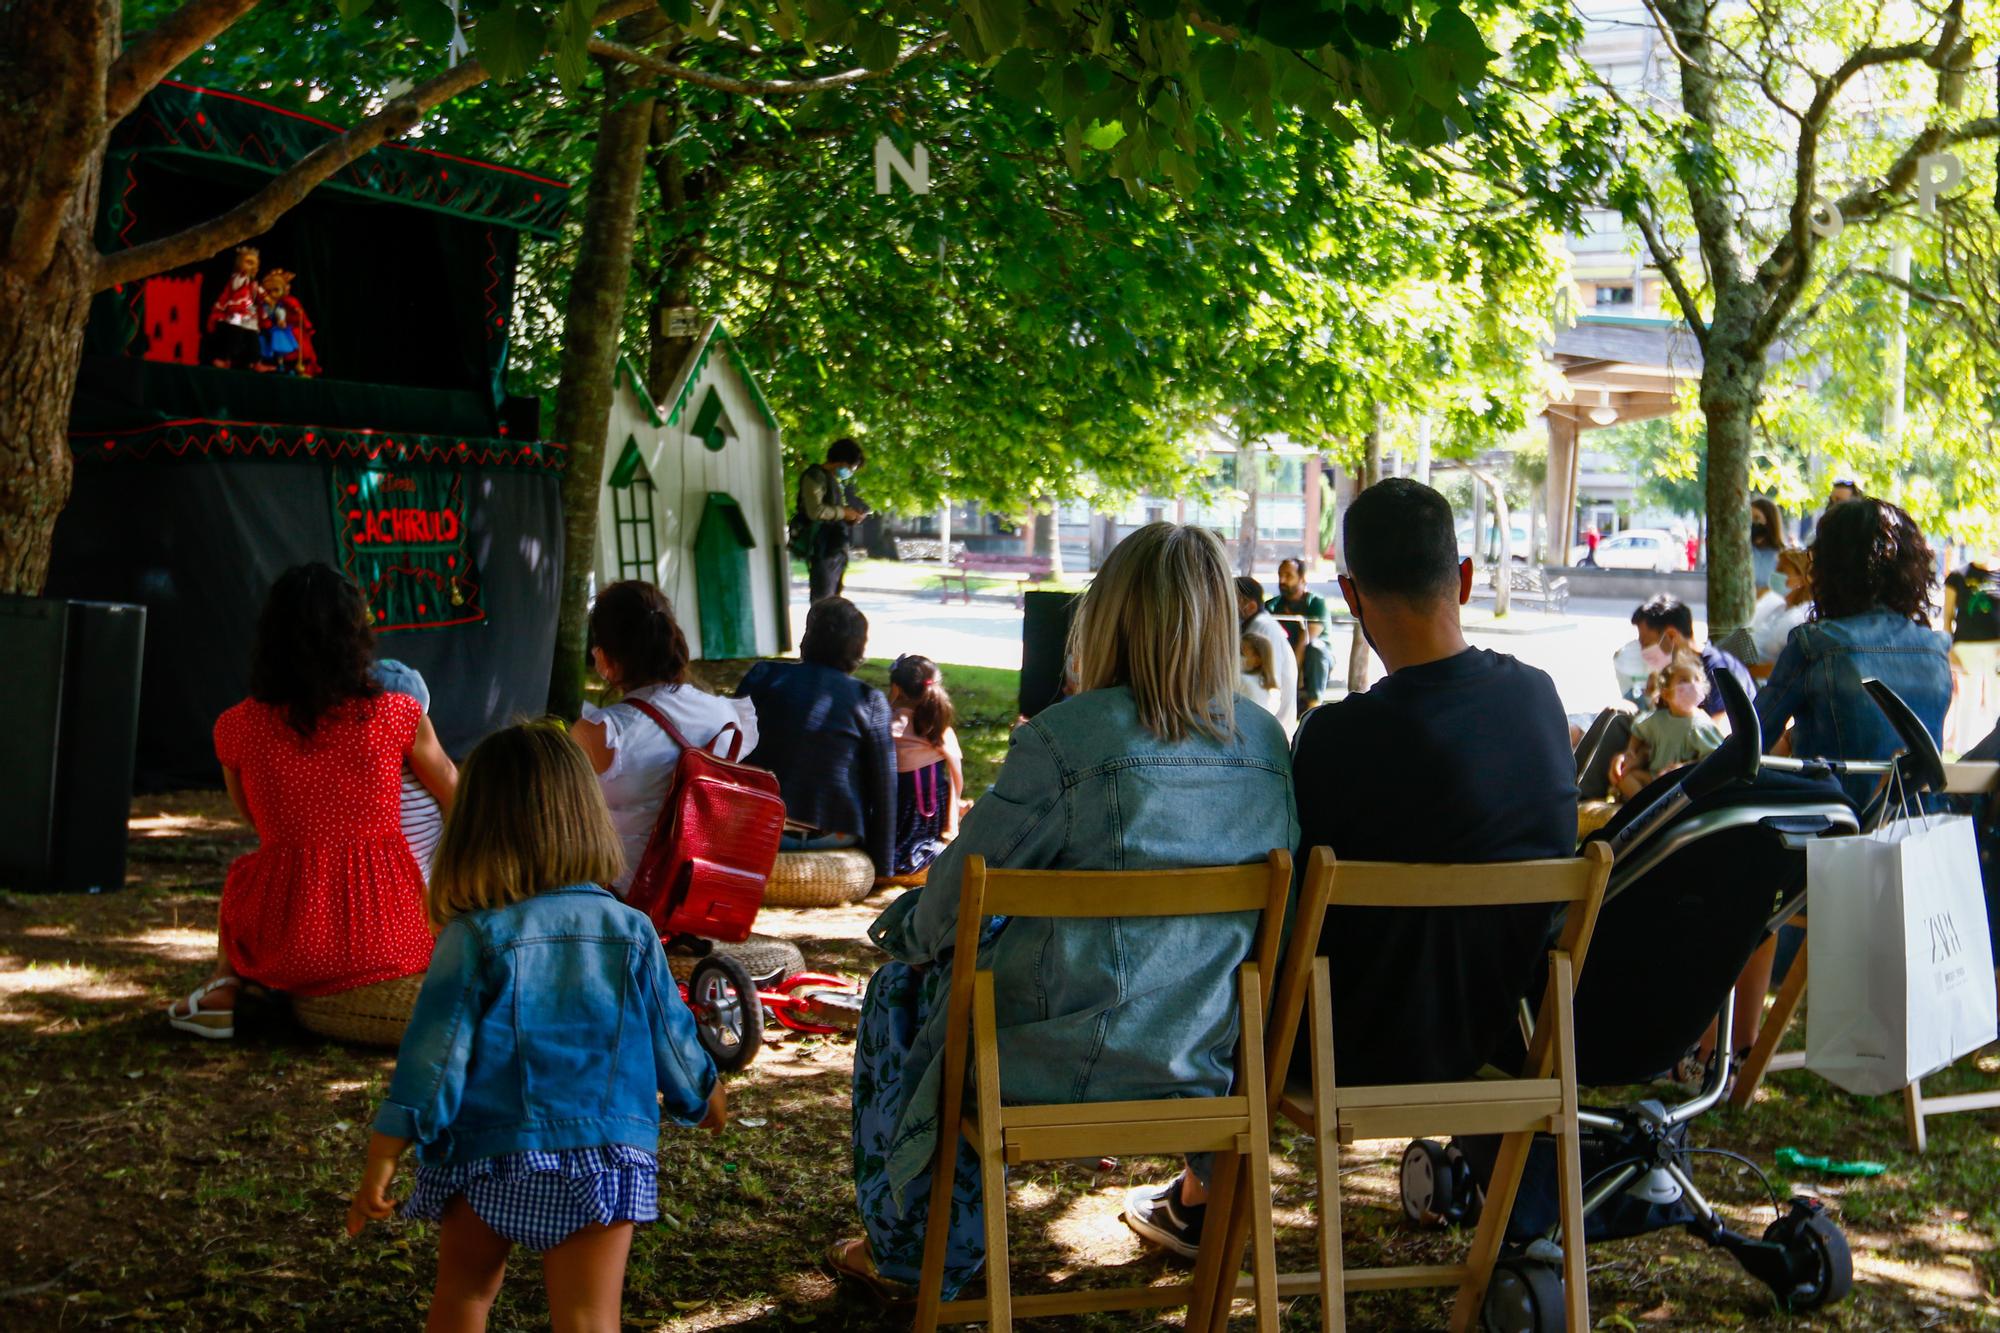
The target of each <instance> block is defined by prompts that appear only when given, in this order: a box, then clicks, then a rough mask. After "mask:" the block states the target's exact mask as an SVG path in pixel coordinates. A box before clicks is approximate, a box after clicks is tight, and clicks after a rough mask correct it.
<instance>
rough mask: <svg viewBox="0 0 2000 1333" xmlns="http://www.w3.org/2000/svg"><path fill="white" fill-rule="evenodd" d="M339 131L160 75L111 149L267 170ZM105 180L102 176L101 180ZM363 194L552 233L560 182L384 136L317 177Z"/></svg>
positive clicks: (558, 214)
mask: <svg viewBox="0 0 2000 1333" xmlns="http://www.w3.org/2000/svg"><path fill="white" fill-rule="evenodd" d="M343 132H344V127H342V126H339V125H335V124H333V123H332V122H330V121H324V120H319V119H316V118H314V117H312V116H308V115H304V114H303V113H301V112H297V111H288V110H286V109H284V108H283V107H277V106H272V105H271V104H270V103H268V102H260V101H257V100H256V99H255V98H251V97H245V96H244V95H243V94H241V93H234V92H224V91H222V90H221V89H217V88H197V87H195V86H194V85H192V84H186V83H177V82H175V81H173V80H171V79H170V80H167V81H165V82H163V83H161V84H160V86H159V87H157V88H155V89H154V90H153V91H152V92H150V93H148V94H147V95H146V99H145V100H144V101H143V102H141V103H140V104H139V108H138V109H137V110H136V111H134V112H133V113H132V114H131V115H130V116H128V117H126V118H125V120H124V121H123V122H122V123H120V125H119V126H118V128H117V130H116V131H115V132H114V134H113V137H112V145H111V152H112V155H113V157H114V158H115V157H117V156H119V155H145V156H149V157H153V156H157V157H162V158H180V159H182V160H184V161H187V162H190V163H199V164H201V165H203V166H204V167H208V168H211V169H217V170H218V172H219V174H223V175H237V174H239V173H241V172H242V171H245V170H248V171H250V172H253V173H256V174H260V175H266V176H274V175H276V174H278V173H279V172H281V171H283V170H285V169H286V168H288V167H290V166H292V165H293V164H294V163H296V162H298V161H299V159H301V158H303V157H305V156H306V154H308V153H310V152H312V151H313V150H314V149H316V148H318V147H320V146H321V145H322V144H325V143H327V142H329V141H331V140H332V139H334V138H335V137H337V136H338V135H340V134H342V133H343ZM110 188H111V187H110V186H109V185H107V186H106V189H107V190H109V189H110ZM318 188H319V189H322V190H335V191H340V192H343V193H347V194H354V195H361V196H364V197H369V198H375V199H383V200H393V201H394V202H396V203H401V204H408V205H410V206H412V207H415V208H423V209H428V210H431V211H433V212H438V213H448V214H452V215H455V216H459V217H466V218H471V219H475V220H477V221H480V222H485V223H489V224H493V225H497V226H501V227H507V228H510V229H512V230H515V231H522V232H527V233H529V234H530V235H535V236H543V237H553V236H555V235H556V233H557V229H558V228H559V227H560V226H561V225H562V215H563V207H564V205H565V204H566V203H567V202H568V198H569V186H568V185H566V184H564V183H563V182H561V181H558V180H550V179H549V178H548V177H546V176H536V175H533V174H531V173H529V172H525V171H520V170H517V169H515V168H513V167H505V166H501V165H499V164H498V163H494V162H478V161H474V160H473V159H471V158H467V157H458V156H455V155H453V154H451V153H444V152H439V151H438V150H436V149H433V148H419V147H417V146H415V145H413V144H406V143H390V144H384V145H383V146H381V147H380V148H377V149H375V150H374V151H372V152H370V153H366V154H364V155H362V156H361V157H359V158H357V159H355V160H354V161H353V162H351V163H349V164H348V165H347V166H346V167H343V168H342V169H341V170H339V171H337V172H335V173H334V174H333V175H332V176H330V177H329V178H327V180H326V181H325V182H324V183H323V184H321V185H320V186H319V187H318Z"/></svg>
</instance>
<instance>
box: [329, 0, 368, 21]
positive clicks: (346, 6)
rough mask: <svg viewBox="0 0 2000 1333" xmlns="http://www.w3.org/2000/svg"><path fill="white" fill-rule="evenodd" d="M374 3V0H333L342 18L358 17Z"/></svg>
mask: <svg viewBox="0 0 2000 1333" xmlns="http://www.w3.org/2000/svg"><path fill="white" fill-rule="evenodd" d="M374 4H375V0H335V7H336V8H338V9H339V10H340V16H341V17H342V18H344V19H358V18H360V17H361V16H362V15H363V14H366V13H367V12H368V11H369V9H370V8H372V7H373V6H374Z"/></svg>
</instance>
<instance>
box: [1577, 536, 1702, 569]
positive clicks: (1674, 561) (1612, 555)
mask: <svg viewBox="0 0 2000 1333" xmlns="http://www.w3.org/2000/svg"><path fill="white" fill-rule="evenodd" d="M1597 563H1598V565H1599V566H1600V567H1601V568H1604V569H1649V570H1652V571H1653V572H1654V573H1657V574H1672V573H1674V572H1675V571H1677V570H1684V569H1686V568H1687V539H1686V538H1684V537H1676V536H1674V534H1673V533H1671V532H1668V531H1667V530H1666V529H1665V528H1631V529H1629V530H1627V531H1625V532H1620V533H1617V534H1615V535H1613V536H1610V537H1606V538H1605V539H1604V540H1603V541H1601V542H1599V543H1598V544H1597Z"/></svg>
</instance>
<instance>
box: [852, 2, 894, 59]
mask: <svg viewBox="0 0 2000 1333" xmlns="http://www.w3.org/2000/svg"><path fill="white" fill-rule="evenodd" d="M848 44H849V45H850V46H852V47H853V48H854V54H855V57H856V58H857V59H859V60H860V61H861V63H862V64H863V65H866V66H867V67H868V68H869V69H889V68H891V67H892V66H894V65H895V63H896V57H897V56H898V55H899V54H901V48H900V46H899V45H898V42H897V38H896V30H895V29H894V28H891V27H889V26H888V25H887V24H885V23H883V22H882V21H881V20H879V19H876V18H874V17H872V16H869V15H863V16H862V17H860V18H857V19H856V20H855V21H854V36H853V37H852V38H851V39H849V42H848Z"/></svg>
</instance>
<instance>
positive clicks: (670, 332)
mask: <svg viewBox="0 0 2000 1333" xmlns="http://www.w3.org/2000/svg"><path fill="white" fill-rule="evenodd" d="M679 124H680V122H679V120H678V119H677V118H676V115H675V110H674V108H673V107H672V106H671V105H667V104H664V103H662V104H658V105H656V108H655V110H654V114H653V120H652V128H651V136H652V146H653V151H652V152H651V153H650V154H649V155H648V158H649V163H650V165H651V167H652V171H653V181H654V183H655V184H656V185H657V186H658V187H659V191H660V215H661V216H660V223H661V224H662V225H664V226H665V227H666V228H668V229H670V230H671V231H672V232H673V234H674V237H675V239H674V240H673V241H672V242H671V243H670V244H669V245H668V247H667V250H666V253H665V254H664V255H663V256H662V257H661V260H660V266H659V268H658V270H657V271H656V273H655V275H654V282H653V300H652V308H651V310H650V312H649V319H648V327H647V333H648V335H649V338H648V341H649V344H650V345H649V348H648V354H647V358H646V391H647V392H648V393H650V394H652V395H653V401H654V402H656V403H658V404H659V405H660V408H661V410H662V411H669V410H671V409H672V404H670V403H667V402H665V401H663V400H664V399H665V398H666V395H667V391H668V390H669V389H671V388H672V387H673V383H674V380H675V379H676V378H678V377H679V375H680V373H681V366H682V365H684V364H685V363H686V361H687V359H688V357H689V356H690V355H692V354H693V352H694V347H695V342H696V340H697V339H698V338H699V337H700V336H701V324H702V321H701V320H700V319H699V318H698V317H697V318H696V319H695V320H694V321H693V327H692V328H687V327H682V328H678V329H674V328H669V326H668V321H669V319H670V318H671V314H670V312H672V311H676V310H687V309H690V308H691V307H692V306H693V303H694V271H695V265H696V264H698V263H699V262H700V259H699V256H700V254H701V251H702V247H703V246H704V245H706V244H707V240H708V228H709V223H710V221H711V219H712V218H713V217H714V208H715V196H716V195H718V194H720V193H721V190H722V182H721V180H720V173H719V172H718V171H717V170H716V168H715V166H714V165H713V164H711V165H709V166H706V167H703V168H701V169H700V170H698V171H693V172H690V171H688V170H687V169H686V166H685V164H684V163H683V162H682V160H681V155H680V153H679V152H677V151H675V150H673V149H670V148H668V147H667V145H668V144H669V143H671V142H672V140H673V137H674V134H675V131H676V130H677V129H678V128H679Z"/></svg>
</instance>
